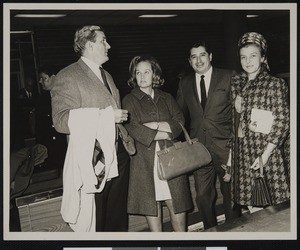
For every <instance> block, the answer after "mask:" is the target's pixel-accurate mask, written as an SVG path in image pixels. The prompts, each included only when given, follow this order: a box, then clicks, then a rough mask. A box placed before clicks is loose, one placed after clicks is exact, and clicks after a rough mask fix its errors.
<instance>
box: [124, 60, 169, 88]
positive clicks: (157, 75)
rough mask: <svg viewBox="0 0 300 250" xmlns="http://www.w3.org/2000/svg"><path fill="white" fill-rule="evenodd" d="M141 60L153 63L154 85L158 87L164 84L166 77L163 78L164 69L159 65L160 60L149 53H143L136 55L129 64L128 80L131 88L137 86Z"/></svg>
mask: <svg viewBox="0 0 300 250" xmlns="http://www.w3.org/2000/svg"><path fill="white" fill-rule="evenodd" d="M140 62H148V63H150V65H151V68H152V71H153V80H152V87H153V88H157V87H160V86H162V85H163V84H164V82H165V81H164V79H163V78H161V75H162V70H161V67H160V66H159V63H158V61H157V60H156V59H155V58H154V57H152V56H149V55H143V56H136V57H134V58H133V59H132V60H131V62H130V64H129V75H130V78H129V80H128V81H127V83H128V85H129V86H130V87H131V88H135V87H136V86H137V81H136V75H135V73H136V67H137V65H138V64H139V63H140Z"/></svg>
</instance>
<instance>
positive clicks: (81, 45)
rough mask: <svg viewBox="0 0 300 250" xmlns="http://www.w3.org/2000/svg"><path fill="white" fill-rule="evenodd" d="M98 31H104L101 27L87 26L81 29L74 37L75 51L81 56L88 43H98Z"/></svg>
mask: <svg viewBox="0 0 300 250" xmlns="http://www.w3.org/2000/svg"><path fill="white" fill-rule="evenodd" d="M96 31H104V30H103V29H102V28H101V27H100V26H97V25H87V26H83V27H81V28H79V29H78V30H77V31H76V33H75V36H74V51H75V52H76V53H77V54H78V55H79V56H81V55H82V54H83V52H84V49H85V44H86V43H87V42H88V41H91V42H95V41H96V36H97V34H96Z"/></svg>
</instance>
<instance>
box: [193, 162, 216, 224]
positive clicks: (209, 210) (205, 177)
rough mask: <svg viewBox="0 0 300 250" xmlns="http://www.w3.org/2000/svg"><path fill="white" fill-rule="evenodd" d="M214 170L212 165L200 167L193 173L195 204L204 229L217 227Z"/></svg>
mask: <svg viewBox="0 0 300 250" xmlns="http://www.w3.org/2000/svg"><path fill="white" fill-rule="evenodd" d="M215 176H216V173H215V168H214V167H213V165H212V164H209V165H207V166H205V167H202V168H200V169H198V170H197V171H195V172H194V178H195V189H196V204H197V207H198V210H199V212H200V214H201V215H202V216H203V224H204V229H208V228H210V227H214V226H216V225H217V219H216V214H215V206H214V203H215V197H216V187H215Z"/></svg>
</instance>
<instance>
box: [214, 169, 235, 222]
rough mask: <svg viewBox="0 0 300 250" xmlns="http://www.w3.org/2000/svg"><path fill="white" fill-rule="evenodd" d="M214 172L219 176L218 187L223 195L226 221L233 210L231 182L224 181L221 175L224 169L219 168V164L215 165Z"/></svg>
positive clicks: (230, 217) (231, 216) (223, 173)
mask: <svg viewBox="0 0 300 250" xmlns="http://www.w3.org/2000/svg"><path fill="white" fill-rule="evenodd" d="M215 170H216V174H217V176H218V178H219V182H220V189H221V193H222V196H223V207H224V213H225V218H226V221H228V220H230V219H232V218H233V211H232V205H231V183H230V182H225V181H224V180H223V176H224V175H225V170H224V169H223V168H221V166H220V164H218V165H217V166H215Z"/></svg>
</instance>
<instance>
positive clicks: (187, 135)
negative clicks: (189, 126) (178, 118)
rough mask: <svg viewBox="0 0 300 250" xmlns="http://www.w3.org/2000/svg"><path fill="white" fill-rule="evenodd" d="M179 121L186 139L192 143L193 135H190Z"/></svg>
mask: <svg viewBox="0 0 300 250" xmlns="http://www.w3.org/2000/svg"><path fill="white" fill-rule="evenodd" d="M178 123H179V125H180V126H181V128H182V131H183V134H184V137H185V140H186V141H187V142H188V143H189V144H192V140H191V137H190V136H189V134H188V132H187V131H186V129H185V127H184V126H183V125H182V124H181V122H178Z"/></svg>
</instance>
